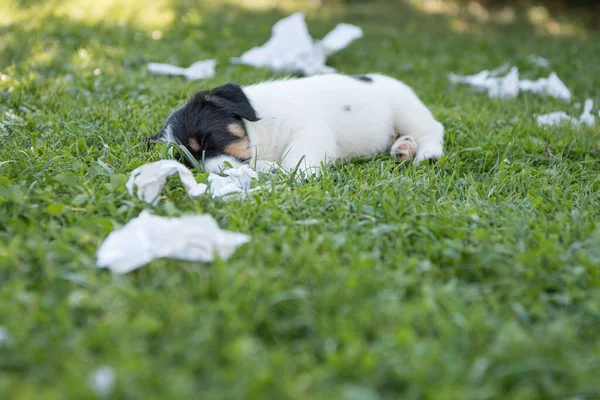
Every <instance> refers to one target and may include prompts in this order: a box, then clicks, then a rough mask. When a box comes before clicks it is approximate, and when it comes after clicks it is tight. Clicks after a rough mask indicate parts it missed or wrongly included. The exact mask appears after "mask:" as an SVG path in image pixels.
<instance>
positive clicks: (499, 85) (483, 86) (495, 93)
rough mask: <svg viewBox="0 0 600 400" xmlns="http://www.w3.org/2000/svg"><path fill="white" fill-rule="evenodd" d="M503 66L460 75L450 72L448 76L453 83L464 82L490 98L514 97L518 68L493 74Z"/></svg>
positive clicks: (517, 90) (516, 93) (517, 85)
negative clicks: (500, 74) (501, 74)
mask: <svg viewBox="0 0 600 400" xmlns="http://www.w3.org/2000/svg"><path fill="white" fill-rule="evenodd" d="M501 69H503V67H500V68H497V69H496V70H493V71H491V72H490V71H488V70H484V71H481V72H479V73H477V74H475V75H468V76H460V75H456V74H452V73H451V74H450V75H449V76H448V78H449V79H450V81H451V82H454V83H466V84H468V85H471V86H472V87H474V88H475V89H477V90H480V91H483V92H486V93H487V94H488V96H490V97H492V98H501V99H507V98H514V97H517V95H518V94H519V70H518V69H517V68H516V67H512V68H511V69H510V71H509V72H508V74H506V76H504V77H501V78H497V77H495V76H494V75H496V73H498V72H499V71H500V70H501Z"/></svg>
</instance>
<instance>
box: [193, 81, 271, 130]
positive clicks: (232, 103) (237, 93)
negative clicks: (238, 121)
mask: <svg viewBox="0 0 600 400" xmlns="http://www.w3.org/2000/svg"><path fill="white" fill-rule="evenodd" d="M205 98H206V100H208V101H209V102H211V103H213V104H214V105H216V106H217V107H219V108H222V109H224V110H226V111H228V112H230V113H231V114H233V115H235V116H236V117H241V118H244V119H245V120H248V121H251V122H256V121H258V120H259V118H258V117H257V116H256V111H254V108H253V107H252V105H251V104H250V100H248V97H246V95H245V94H244V91H243V90H242V88H241V87H240V86H238V85H235V84H233V83H228V84H226V85H223V86H219V87H217V88H215V89H213V90H211V91H210V92H209V93H207V95H206V97H205Z"/></svg>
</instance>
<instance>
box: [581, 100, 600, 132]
mask: <svg viewBox="0 0 600 400" xmlns="http://www.w3.org/2000/svg"><path fill="white" fill-rule="evenodd" d="M593 108H594V101H593V100H592V99H587V100H586V101H585V104H584V106H583V114H581V116H580V117H579V122H580V123H582V124H586V125H588V126H594V124H595V123H596V117H595V116H594V115H593V114H592V109H593ZM599 115H600V114H599Z"/></svg>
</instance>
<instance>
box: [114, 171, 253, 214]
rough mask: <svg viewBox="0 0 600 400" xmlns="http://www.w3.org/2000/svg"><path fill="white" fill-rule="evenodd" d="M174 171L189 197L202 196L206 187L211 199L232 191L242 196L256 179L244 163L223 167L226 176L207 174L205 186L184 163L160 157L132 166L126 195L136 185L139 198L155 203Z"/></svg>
mask: <svg viewBox="0 0 600 400" xmlns="http://www.w3.org/2000/svg"><path fill="white" fill-rule="evenodd" d="M177 173H178V174H179V178H180V179H181V182H182V183H183V186H184V188H185V191H186V192H187V194H188V195H189V196H190V197H199V196H202V195H204V194H205V193H206V192H207V190H208V192H209V193H210V194H211V196H212V197H213V198H214V197H224V196H227V195H230V194H232V193H241V194H242V196H244V195H245V194H246V193H250V192H251V191H252V190H250V185H251V183H252V179H258V175H257V174H256V171H254V170H252V169H251V168H250V167H248V166H247V165H243V166H241V167H239V168H228V169H225V170H223V174H225V175H227V176H220V175H216V174H209V175H208V183H209V185H210V186H207V185H205V184H204V183H198V182H196V180H195V179H194V175H193V174H192V172H191V171H190V170H189V169H188V168H187V167H186V166H185V165H183V164H181V163H179V162H177V161H175V160H161V161H156V162H153V163H149V164H145V165H142V166H141V167H138V168H136V169H134V170H133V171H132V172H131V175H130V176H129V180H128V181H127V183H126V184H125V187H126V188H127V191H128V192H129V194H131V195H133V191H134V187H135V186H137V195H138V198H139V199H140V200H144V201H145V202H146V203H152V204H155V205H156V204H157V203H158V200H159V195H160V193H161V191H162V189H163V187H164V186H165V184H166V183H167V177H168V176H171V175H175V174H177Z"/></svg>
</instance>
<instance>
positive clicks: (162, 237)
mask: <svg viewBox="0 0 600 400" xmlns="http://www.w3.org/2000/svg"><path fill="white" fill-rule="evenodd" d="M249 241H250V237H249V236H248V235H245V234H243V233H237V232H231V231H226V230H223V229H221V228H220V227H219V225H218V224H217V222H216V221H215V219H214V218H213V217H211V216H210V215H208V214H203V215H184V216H181V217H179V218H167V217H159V216H156V215H152V214H150V213H149V212H148V211H145V210H144V211H142V212H141V213H140V215H139V216H138V217H137V218H134V219H132V220H131V221H129V222H128V223H127V224H126V225H125V226H123V227H122V228H121V229H117V230H115V231H113V232H111V233H110V234H109V235H108V237H107V238H106V239H105V240H104V242H103V243H102V245H101V246H100V249H99V250H98V254H97V265H98V267H99V268H108V269H110V270H111V271H113V272H115V273H117V274H126V273H128V272H131V271H133V270H135V269H137V268H140V267H141V266H143V265H145V264H147V263H149V262H150V261H152V260H154V259H156V258H174V259H177V260H185V261H201V262H211V261H213V260H214V259H215V256H216V255H218V256H219V257H220V258H221V259H227V258H229V257H230V256H231V255H232V254H233V253H234V251H235V250H236V249H237V248H238V247H239V246H241V245H243V244H244V243H247V242H249Z"/></svg>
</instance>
